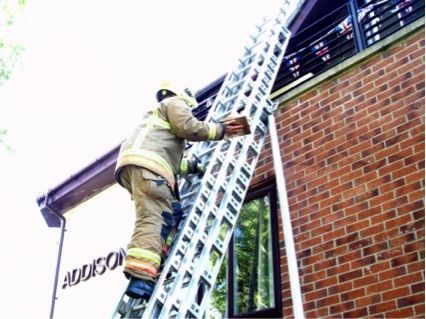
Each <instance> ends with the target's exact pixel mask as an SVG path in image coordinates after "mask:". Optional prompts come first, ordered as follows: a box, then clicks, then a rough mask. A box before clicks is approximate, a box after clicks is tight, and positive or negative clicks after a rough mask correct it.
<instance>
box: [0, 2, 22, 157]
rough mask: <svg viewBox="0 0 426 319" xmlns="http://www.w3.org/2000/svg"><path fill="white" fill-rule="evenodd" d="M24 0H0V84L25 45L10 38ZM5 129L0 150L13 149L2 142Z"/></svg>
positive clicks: (0, 135) (0, 134) (1, 132)
mask: <svg viewBox="0 0 426 319" xmlns="http://www.w3.org/2000/svg"><path fill="white" fill-rule="evenodd" d="M25 6H26V0H14V1H9V0H0V86H1V85H2V84H3V83H4V81H7V80H9V79H10V77H11V75H12V72H13V70H14V69H15V68H16V67H17V66H18V64H19V60H20V56H21V54H22V52H24V50H25V47H24V46H23V45H22V44H17V43H14V41H13V39H11V38H12V37H13V36H12V35H11V34H13V33H12V32H11V28H12V27H13V25H14V24H15V21H16V20H17V19H18V18H19V17H23V16H24V13H25ZM0 103H1V101H0ZM6 134H7V130H5V129H1V128H0V152H1V151H2V150H4V149H5V150H7V151H8V152H13V149H12V148H11V147H10V146H9V145H7V144H6V143H5V142H4V136H5V135H6Z"/></svg>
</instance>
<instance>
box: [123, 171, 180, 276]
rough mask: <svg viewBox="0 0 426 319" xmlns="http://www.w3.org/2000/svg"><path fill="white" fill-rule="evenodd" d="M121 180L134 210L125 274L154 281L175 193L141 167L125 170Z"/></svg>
mask: <svg viewBox="0 0 426 319" xmlns="http://www.w3.org/2000/svg"><path fill="white" fill-rule="evenodd" d="M120 178H121V181H122V183H123V186H124V187H125V188H126V189H127V190H128V191H129V193H130V195H131V197H132V199H133V202H134V204H135V210H136V222H135V228H134V232H133V235H132V238H131V241H130V244H129V247H128V250H127V256H126V262H125V265H124V273H125V274H126V276H128V275H129V274H130V275H132V276H134V277H137V278H140V279H143V280H147V281H151V282H153V281H154V280H155V278H156V277H157V275H158V269H159V267H160V264H161V250H162V247H163V244H164V242H165V240H166V239H167V237H168V236H169V234H170V231H171V228H172V223H173V209H172V204H171V203H172V201H173V200H174V194H173V191H172V189H171V187H170V186H169V185H168V183H167V181H166V180H165V179H164V178H163V177H162V176H160V175H158V174H156V173H154V172H152V171H150V170H147V169H144V168H141V167H137V166H133V165H129V166H126V167H124V168H123V170H122V171H121V173H120Z"/></svg>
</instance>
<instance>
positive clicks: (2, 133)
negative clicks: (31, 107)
mask: <svg viewBox="0 0 426 319" xmlns="http://www.w3.org/2000/svg"><path fill="white" fill-rule="evenodd" d="M5 135H7V130H4V129H1V128H0V154H1V152H2V149H5V150H6V151H8V152H10V153H12V152H14V149H13V148H12V147H10V146H9V145H7V144H6V143H5V142H4V139H3V136H5Z"/></svg>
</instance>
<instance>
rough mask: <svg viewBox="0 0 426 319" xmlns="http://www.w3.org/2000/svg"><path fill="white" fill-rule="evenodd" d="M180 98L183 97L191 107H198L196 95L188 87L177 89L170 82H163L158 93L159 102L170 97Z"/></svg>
mask: <svg viewBox="0 0 426 319" xmlns="http://www.w3.org/2000/svg"><path fill="white" fill-rule="evenodd" d="M174 95H177V96H180V97H182V98H183V99H184V100H185V101H186V102H187V103H188V105H189V106H190V107H194V108H195V107H197V106H198V103H197V100H196V98H195V94H194V93H193V92H192V90H191V89H189V88H188V87H186V86H182V87H177V86H174V85H172V84H171V83H170V82H163V83H162V84H161V86H160V89H159V90H158V91H157V95H156V98H157V101H158V102H161V101H162V100H163V99H164V98H166V97H169V96H174Z"/></svg>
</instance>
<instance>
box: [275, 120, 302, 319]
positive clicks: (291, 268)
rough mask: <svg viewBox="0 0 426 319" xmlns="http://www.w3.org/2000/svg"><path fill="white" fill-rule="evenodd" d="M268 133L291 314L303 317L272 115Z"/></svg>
mask: <svg viewBox="0 0 426 319" xmlns="http://www.w3.org/2000/svg"><path fill="white" fill-rule="evenodd" d="M268 120H269V134H270V137H271V145H272V155H273V159H274V168H275V177H276V179H277V186H278V196H279V201H280V211H281V219H282V224H283V233H284V243H285V249H286V253H287V266H288V273H289V279H290V289H291V298H292V301H293V315H294V318H296V319H305V313H304V310H303V301H302V290H301V289H300V275H299V269H298V265H297V255H296V248H295V245H294V235H293V226H292V224H291V217H290V209H289V204H288V198H287V188H286V184H285V177H284V171H283V167H282V159H281V153H280V144H279V140H278V135H277V126H276V124H275V118H274V115H273V114H271V115H269V117H268Z"/></svg>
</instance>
